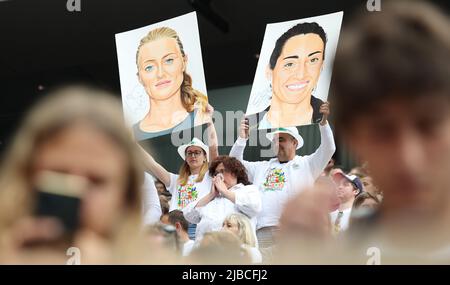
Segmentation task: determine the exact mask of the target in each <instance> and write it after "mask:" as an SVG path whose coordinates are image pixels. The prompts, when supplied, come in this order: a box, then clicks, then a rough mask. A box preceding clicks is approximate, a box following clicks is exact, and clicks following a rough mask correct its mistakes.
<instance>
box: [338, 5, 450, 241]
mask: <svg viewBox="0 0 450 285" xmlns="http://www.w3.org/2000/svg"><path fill="white" fill-rule="evenodd" d="M333 77H334V83H333V85H334V86H333V88H334V91H335V96H334V99H335V102H334V106H335V108H336V114H335V115H336V117H335V118H336V123H337V128H338V129H339V130H340V131H341V135H342V137H343V139H344V141H345V142H346V143H347V144H348V146H349V148H350V149H351V150H353V151H354V152H355V154H356V155H357V157H358V158H359V159H361V160H362V161H367V162H368V167H369V170H370V174H371V176H372V178H373V180H374V182H375V184H376V185H377V187H379V188H380V190H381V191H382V192H383V194H384V198H383V203H382V205H381V208H380V215H379V219H378V222H379V223H378V224H379V225H381V226H382V227H383V228H385V229H395V230H394V231H395V232H397V233H400V232H401V231H403V230H408V231H410V230H413V231H416V232H417V235H416V234H413V235H403V237H407V239H406V240H409V241H406V240H403V241H404V242H406V243H408V242H411V244H410V245H411V246H412V244H413V243H414V242H413V241H412V240H415V238H418V239H420V237H423V236H422V235H423V234H424V233H426V239H427V241H430V240H431V239H434V238H437V239H440V238H442V240H441V242H437V244H442V242H443V241H444V240H445V239H446V240H447V241H448V240H449V239H448V237H449V236H448V234H449V233H446V234H445V235H444V236H443V235H430V234H429V233H430V231H434V230H438V229H442V226H443V225H445V224H446V225H448V222H449V220H450V219H449V217H450V215H449V213H450V207H449V206H450V191H449V189H448V187H449V185H450V176H449V175H448V173H449V172H450V80H449V78H450V21H449V18H448V16H447V15H445V14H443V13H442V12H441V11H440V10H439V9H438V8H436V7H433V6H432V5H431V4H428V3H425V2H419V1H391V2H388V3H385V4H384V5H383V10H382V11H381V12H377V13H369V14H364V15H361V16H359V17H357V18H356V19H355V20H354V21H353V22H351V23H349V25H348V26H347V27H346V28H345V29H344V32H343V34H342V37H341V41H340V47H339V51H338V52H337V55H336V60H335V70H334V74H333ZM446 228H448V227H446ZM388 231H389V230H388ZM400 236H402V235H400ZM444 237H445V238H444ZM425 243H427V242H425ZM432 243H434V242H428V243H427V244H432ZM413 247H415V248H416V247H418V246H413Z"/></svg>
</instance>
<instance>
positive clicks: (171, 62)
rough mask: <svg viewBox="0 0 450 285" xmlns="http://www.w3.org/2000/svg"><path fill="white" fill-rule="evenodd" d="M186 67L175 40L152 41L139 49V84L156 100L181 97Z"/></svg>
mask: <svg viewBox="0 0 450 285" xmlns="http://www.w3.org/2000/svg"><path fill="white" fill-rule="evenodd" d="M185 66H186V62H185V58H184V57H183V55H182V54H181V51H180V48H179V47H178V44H177V41H176V40H175V39H173V38H162V39H159V40H155V41H151V42H148V43H146V44H144V45H143V46H141V48H140V49H139V56H138V68H139V71H138V76H139V82H140V83H141V84H142V85H143V86H144V89H145V91H146V93H147V94H148V95H149V96H150V97H151V98H152V99H154V100H166V99H167V98H169V97H171V96H180V88H181V84H182V83H183V72H184V70H185Z"/></svg>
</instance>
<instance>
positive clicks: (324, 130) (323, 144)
mask: <svg viewBox="0 0 450 285" xmlns="http://www.w3.org/2000/svg"><path fill="white" fill-rule="evenodd" d="M319 130H320V146H319V147H318V148H317V150H316V151H315V152H314V153H313V154H311V155H308V156H306V159H307V160H308V164H309V168H310V170H311V174H312V176H313V178H314V179H317V177H319V175H320V174H321V173H322V171H323V170H324V169H325V167H326V166H327V164H328V162H329V161H330V159H331V157H332V156H333V154H334V152H335V151H336V145H335V143H334V137H333V131H332V130H331V127H330V124H329V123H328V122H327V124H326V125H325V126H321V125H320V124H319Z"/></svg>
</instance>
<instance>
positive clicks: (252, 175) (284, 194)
mask: <svg viewBox="0 0 450 285" xmlns="http://www.w3.org/2000/svg"><path fill="white" fill-rule="evenodd" d="M319 130H320V138H321V144H320V146H319V147H318V148H317V150H316V151H315V152H314V153H313V154H311V155H306V156H298V155H296V156H295V157H294V159H292V160H290V161H288V162H286V163H280V162H279V161H278V158H272V159H271V160H269V161H256V162H249V161H245V160H244V159H243V153H244V149H245V145H246V143H247V140H246V139H243V138H241V137H239V138H238V139H237V141H236V142H235V144H234V145H233V148H232V149H231V151H230V156H233V157H236V158H237V159H239V160H240V161H241V162H242V164H244V166H245V168H246V169H247V172H248V175H249V179H250V181H252V182H253V184H254V185H256V186H257V187H258V188H259V191H260V193H261V199H262V210H261V212H260V214H259V215H258V216H257V226H256V228H257V229H260V228H263V227H269V226H277V225H278V223H279V219H280V216H281V213H282V211H283V207H284V205H285V204H286V202H287V201H288V200H289V199H290V198H292V197H294V196H295V195H297V194H298V193H299V192H301V191H302V190H304V189H305V188H306V187H311V186H313V185H314V181H315V180H316V179H317V177H319V175H320V174H321V173H322V171H323V170H324V169H325V167H326V165H327V164H328V161H329V160H330V159H331V157H332V156H333V153H334V151H335V150H336V146H335V143H334V138H333V131H332V130H331V128H330V126H329V124H328V123H327V124H326V125H325V126H320V125H319Z"/></svg>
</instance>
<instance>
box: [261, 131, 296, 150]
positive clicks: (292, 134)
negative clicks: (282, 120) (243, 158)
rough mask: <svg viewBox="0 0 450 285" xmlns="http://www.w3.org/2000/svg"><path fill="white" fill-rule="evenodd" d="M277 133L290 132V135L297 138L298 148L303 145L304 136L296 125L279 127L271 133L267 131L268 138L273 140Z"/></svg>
mask: <svg viewBox="0 0 450 285" xmlns="http://www.w3.org/2000/svg"><path fill="white" fill-rule="evenodd" d="M276 134H288V135H290V136H292V137H293V138H294V139H296V140H297V149H299V148H301V147H302V146H303V138H302V137H301V136H300V134H299V133H298V130H297V128H296V127H288V128H277V129H276V130H275V131H273V132H271V133H267V134H266V138H267V139H268V140H269V141H272V140H273V137H274V136H275V135H276Z"/></svg>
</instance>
